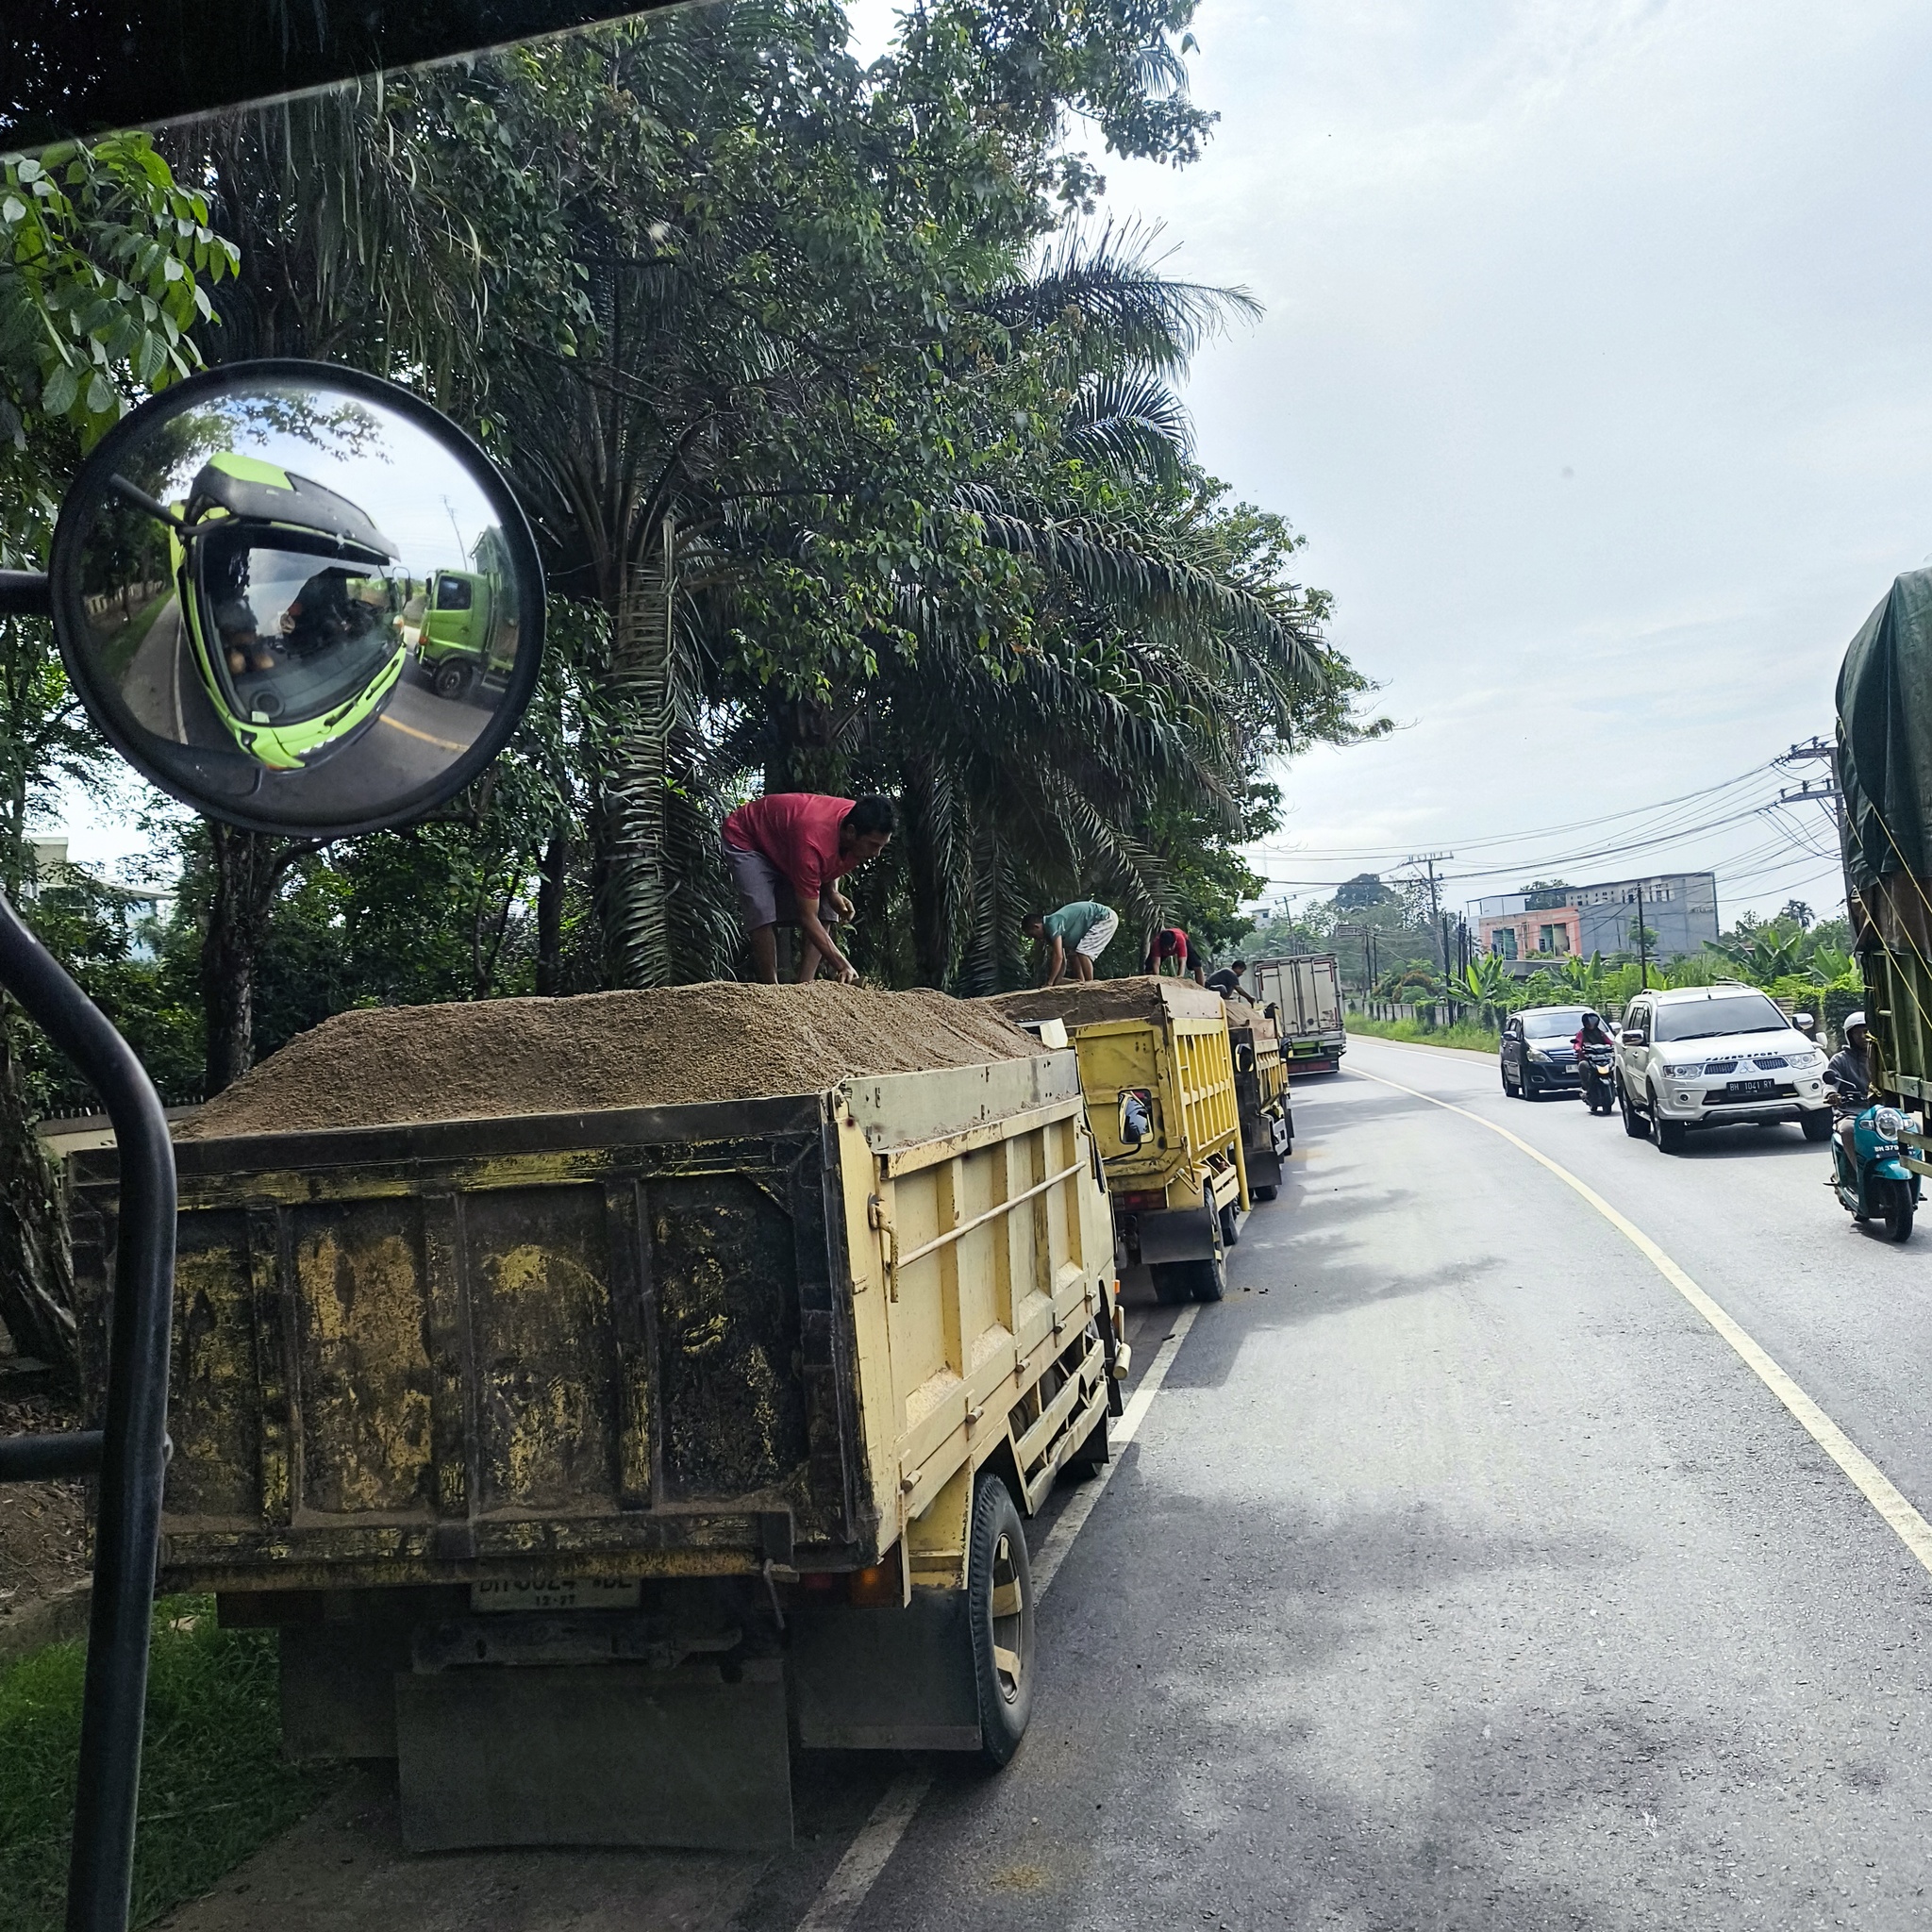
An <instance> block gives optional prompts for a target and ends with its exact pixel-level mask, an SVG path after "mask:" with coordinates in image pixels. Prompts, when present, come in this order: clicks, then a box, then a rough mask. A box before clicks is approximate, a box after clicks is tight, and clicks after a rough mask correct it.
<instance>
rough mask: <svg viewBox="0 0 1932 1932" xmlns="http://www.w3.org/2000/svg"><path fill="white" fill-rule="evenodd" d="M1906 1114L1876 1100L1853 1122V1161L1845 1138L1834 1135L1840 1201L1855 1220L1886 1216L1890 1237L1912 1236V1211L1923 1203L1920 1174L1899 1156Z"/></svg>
mask: <svg viewBox="0 0 1932 1932" xmlns="http://www.w3.org/2000/svg"><path fill="white" fill-rule="evenodd" d="M1905 1126H1906V1117H1905V1115H1904V1114H1902V1113H1900V1112H1899V1110H1898V1109H1897V1108H1895V1107H1881V1106H1879V1105H1878V1103H1877V1102H1876V1101H1874V1102H1872V1103H1871V1104H1870V1105H1869V1106H1867V1107H1865V1108H1862V1109H1861V1110H1860V1111H1859V1112H1858V1113H1857V1115H1856V1116H1855V1117H1854V1119H1853V1122H1852V1144H1853V1146H1854V1147H1855V1148H1856V1149H1857V1160H1856V1162H1854V1160H1853V1158H1852V1157H1851V1156H1850V1155H1848V1154H1847V1153H1846V1152H1845V1143H1844V1141H1843V1139H1842V1138H1841V1137H1840V1135H1839V1134H1838V1133H1836V1132H1834V1133H1833V1135H1832V1137H1831V1185H1832V1188H1833V1191H1835V1192H1836V1193H1837V1195H1838V1198H1839V1205H1840V1207H1841V1208H1844V1210H1845V1211H1846V1213H1848V1214H1849V1215H1850V1216H1851V1217H1852V1219H1853V1220H1854V1221H1856V1222H1859V1223H1864V1222H1867V1221H1882V1222H1884V1224H1885V1238H1886V1240H1887V1241H1906V1240H1907V1239H1909V1237H1910V1235H1911V1232H1912V1216H1913V1214H1914V1213H1915V1212H1916V1211H1917V1208H1918V1205H1919V1176H1918V1175H1917V1174H1914V1173H1913V1172H1912V1171H1911V1169H1910V1168H1908V1167H1907V1165H1906V1164H1905V1162H1904V1160H1903V1159H1901V1158H1900V1157H1899V1147H1898V1137H1899V1135H1900V1133H1901V1132H1903V1131H1904V1129H1905Z"/></svg>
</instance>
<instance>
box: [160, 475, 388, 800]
mask: <svg viewBox="0 0 1932 1932" xmlns="http://www.w3.org/2000/svg"><path fill="white" fill-rule="evenodd" d="M173 552H174V561H175V589H176V592H177V595H178V597H179V599H180V608H181V612H182V619H183V629H184V631H185V633H186V641H187V644H188V646H189V649H190V651H191V652H192V657H193V658H194V663H195V668H196V670H197V671H198V672H199V674H200V682H201V685H202V688H203V690H204V691H206V692H207V694H208V701H209V703H210V704H211V705H212V707H213V709H214V713H215V716H216V718H217V719H218V720H219V721H220V724H221V725H222V727H223V728H224V729H225V732H226V734H227V735H228V737H229V738H231V739H232V740H233V741H234V742H235V744H236V745H237V746H238V747H239V748H240V749H241V750H242V751H243V752H246V753H247V754H248V755H249V756H250V757H251V758H254V759H256V760H257V762H258V763H260V764H264V765H267V766H269V767H271V768H272V769H275V770H284V771H294V770H299V769H300V768H301V767H303V766H305V765H310V764H313V763H315V762H316V761H317V760H318V759H320V758H325V757H327V756H328V755H329V754H330V753H332V752H335V751H339V750H341V747H342V746H343V745H345V744H347V743H349V742H350V741H352V740H353V739H355V738H358V737H359V736H360V735H361V733H362V732H363V731H364V730H366V729H367V728H368V727H369V726H370V725H371V724H374V723H375V720H376V718H377V717H378V716H379V715H380V713H381V711H382V709H383V708H384V707H385V706H386V705H387V704H388V702H389V696H390V693H391V691H393V690H394V689H395V684H396V679H397V678H398V676H400V675H401V673H402V669H403V663H404V657H405V646H404V641H403V635H402V627H401V622H400V618H399V615H398V612H399V610H400V608H401V601H402V598H401V595H400V594H398V593H399V591H400V592H404V593H406V591H407V586H404V585H401V584H400V583H399V582H398V581H396V580H392V579H391V575H390V566H391V563H392V562H393V561H394V559H395V558H396V556H397V554H398V553H397V549H396V546H395V544H393V543H392V542H391V541H390V540H389V539H388V538H387V537H385V536H384V535H383V534H382V532H381V531H380V530H378V529H377V528H376V527H375V523H374V522H373V521H372V520H371V519H370V517H369V515H368V514H367V512H365V511H364V510H362V509H360V508H358V507H357V506H356V505H355V504H353V503H351V502H349V501H348V499H347V498H346V497H342V496H338V495H337V494H336V493H335V491H332V490H325V489H324V488H323V487H322V486H321V485H320V484H319V483H311V482H309V481H308V478H307V477H304V476H298V475H295V474H294V473H293V472H291V471H289V470H284V469H283V468H282V467H281V466H280V465H279V464H277V463H272V462H267V461H265V460H263V459H262V458H259V457H246V456H241V455H239V454H237V453H236V452H235V451H233V450H225V451H223V452H222V453H221V454H220V455H218V456H216V457H213V458H210V459H209V460H208V462H207V463H205V464H203V466H202V468H201V470H200V471H199V472H198V473H197V475H195V478H194V481H193V483H192V486H191V487H190V490H189V493H188V501H187V503H186V505H185V506H184V507H183V509H182V513H181V518H180V522H179V524H178V525H176V526H175V530H174V533H173Z"/></svg>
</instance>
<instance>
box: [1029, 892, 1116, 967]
mask: <svg viewBox="0 0 1932 1932" xmlns="http://www.w3.org/2000/svg"><path fill="white" fill-rule="evenodd" d="M1120 923H1121V921H1120V914H1119V913H1117V912H1116V911H1115V910H1114V909H1113V908H1112V907H1111V906H1103V905H1102V904H1101V903H1100V901H1099V900H1098V899H1075V900H1074V903H1073V904H1072V905H1071V906H1062V907H1061V908H1060V909H1059V910H1058V912H1029V913H1028V914H1027V915H1026V917H1025V918H1024V919H1023V920H1022V921H1021V922H1020V930H1021V931H1022V932H1023V933H1024V934H1025V935H1026V937H1027V938H1028V939H1029V940H1035V941H1038V942H1039V943H1040V944H1041V946H1042V947H1043V948H1044V949H1045V958H1046V977H1045V978H1044V979H1042V980H1041V982H1040V983H1041V985H1042V986H1051V985H1053V984H1054V982H1055V981H1056V980H1058V978H1059V977H1060V975H1061V974H1063V973H1065V972H1066V970H1067V963H1068V961H1069V960H1071V961H1072V962H1073V968H1074V971H1073V976H1074V978H1075V979H1091V978H1092V977H1093V962H1094V960H1096V959H1097V958H1100V956H1101V954H1103V953H1104V952H1106V951H1107V942H1108V940H1110V939H1112V938H1113V936H1114V934H1115V932H1116V931H1118V930H1119V928H1120Z"/></svg>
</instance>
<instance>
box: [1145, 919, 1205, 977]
mask: <svg viewBox="0 0 1932 1932" xmlns="http://www.w3.org/2000/svg"><path fill="white" fill-rule="evenodd" d="M1170 966H1172V967H1173V968H1174V977H1175V978H1177V979H1185V978H1186V977H1187V976H1188V975H1189V974H1193V976H1194V982H1195V984H1196V985H1200V984H1201V983H1202V980H1201V962H1200V960H1198V959H1195V958H1191V957H1190V955H1189V952H1188V936H1187V934H1186V933H1184V932H1183V931H1182V930H1181V929H1180V927H1179V926H1177V925H1163V926H1162V927H1161V928H1160V930H1159V931H1158V932H1157V933H1156V934H1155V935H1154V943H1153V944H1152V945H1150V946H1149V947H1148V948H1147V963H1146V965H1145V966H1144V967H1142V968H1141V971H1142V972H1144V973H1165V972H1166V971H1167V970H1168V968H1169V967H1170Z"/></svg>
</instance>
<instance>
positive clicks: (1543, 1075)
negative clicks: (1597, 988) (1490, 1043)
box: [1503, 1007, 1592, 1100]
mask: <svg viewBox="0 0 1932 1932" xmlns="http://www.w3.org/2000/svg"><path fill="white" fill-rule="evenodd" d="M1591 1010H1592V1008H1589V1007H1525V1008H1524V1010H1523V1011H1522V1012H1520V1013H1511V1014H1510V1016H1509V1018H1508V1021H1507V1023H1506V1024H1505V1025H1504V1027H1503V1091H1504V1092H1505V1093H1514V1094H1515V1095H1517V1096H1518V1098H1520V1099H1523V1100H1538V1099H1541V1097H1542V1095H1543V1094H1545V1093H1573V1094H1574V1093H1575V1092H1577V1091H1580V1088H1579V1083H1578V1080H1577V1074H1576V1049H1575V1047H1574V1046H1573V1045H1572V1044H1571V1041H1574V1039H1575V1038H1576V1035H1577V1033H1578V1032H1579V1031H1580V1030H1581V1029H1582V1026H1583V1016H1584V1014H1586V1013H1588V1012H1590V1011H1591Z"/></svg>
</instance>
